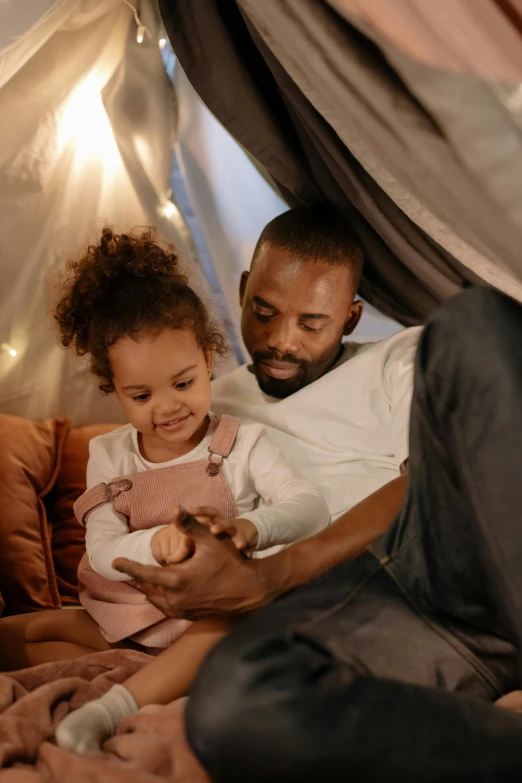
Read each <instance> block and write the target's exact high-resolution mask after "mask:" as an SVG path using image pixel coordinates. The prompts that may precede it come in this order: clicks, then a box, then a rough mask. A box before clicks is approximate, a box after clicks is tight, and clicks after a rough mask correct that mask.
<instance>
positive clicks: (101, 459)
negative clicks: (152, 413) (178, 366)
mask: <svg viewBox="0 0 522 783" xmlns="http://www.w3.org/2000/svg"><path fill="white" fill-rule="evenodd" d="M213 418H215V417H213ZM210 439H211V435H209V434H207V435H205V437H204V438H203V440H202V441H201V442H200V443H199V445H198V446H196V448H194V449H193V450H192V451H191V452H189V453H188V454H185V455H183V456H182V457H178V458H177V459H173V460H170V461H169V462H162V463H155V462H148V461H147V460H146V459H145V458H144V457H143V456H142V455H141V453H140V450H139V445H138V433H137V431H136V430H135V429H134V427H133V426H132V425H130V424H127V425H126V426H124V427H120V428H119V429H117V430H114V431H113V432H110V433H108V434H106V435H100V436H98V437H97V438H93V440H91V442H90V444H89V454H90V457H89V462H88V465H87V489H90V488H91V487H94V486H96V485H97V484H100V483H101V482H104V483H108V482H110V481H112V480H113V479H115V478H117V477H119V476H125V475H129V474H132V473H139V472H142V471H146V470H155V469H158V468H166V467H170V466H173V465H181V464H182V463H185V462H195V461H197V460H202V459H206V458H207V456H208V446H209V443H210ZM222 469H223V470H224V471H225V476H226V478H227V480H228V483H229V485H230V488H231V490H232V493H233V495H234V498H235V500H236V505H237V517H238V518H242V519H249V520H250V521H251V522H253V524H254V525H255V526H256V528H257V531H258V543H257V547H256V550H257V552H260V550H263V555H267V554H272V552H273V551H274V550H273V547H278V548H281V547H280V545H287V544H291V543H293V542H294V541H298V540H300V539H303V538H308V537H309V536H311V535H313V534H314V533H317V532H319V531H320V530H322V529H323V528H324V527H326V526H327V525H328V522H329V514H328V507H327V505H326V502H325V501H324V499H323V497H322V495H321V494H320V493H319V491H318V490H317V489H316V487H314V485H313V484H311V483H310V482H308V481H306V480H305V479H304V478H303V477H302V476H301V474H300V473H299V472H298V471H297V469H296V468H295V467H294V466H293V465H292V464H291V463H290V462H289V461H288V459H287V458H286V457H285V456H284V455H283V453H282V452H281V450H280V449H279V447H278V446H276V445H275V443H273V441H272V440H270V438H269V437H268V436H267V435H266V433H265V431H264V429H263V427H262V426H261V425H260V424H241V425H240V427H239V430H238V434H237V438H236V442H235V444H234V447H233V449H232V451H231V453H230V454H229V456H228V457H227V458H226V459H225V460H224V462H223V468H222ZM188 510H189V511H190V509H188ZM159 527H165V526H164V525H162V526H157V527H153V528H148V529H147V530H138V531H135V532H133V533H130V532H129V529H128V525H127V520H126V518H125V516H124V515H123V514H120V513H118V512H117V511H116V510H115V509H114V506H113V504H112V503H106V504H105V505H103V506H100V507H99V508H97V509H95V510H94V511H93V512H91V514H90V515H89V517H88V521H87V528H86V549H87V555H88V557H89V562H90V565H91V568H93V569H94V571H96V572H97V573H98V574H100V575H101V576H104V577H106V578H107V579H111V580H113V581H125V580H127V579H128V576H127V575H126V574H121V573H120V572H119V571H116V570H115V569H114V568H112V562H113V561H114V560H115V559H116V558H117V557H126V558H128V559H129V560H135V561H136V562H139V563H145V564H150V565H158V563H157V562H156V560H155V558H154V555H153V554H152V550H151V545H150V542H151V538H152V536H153V535H154V533H155V532H156V531H157V530H158V529H159ZM267 550H270V551H267Z"/></svg>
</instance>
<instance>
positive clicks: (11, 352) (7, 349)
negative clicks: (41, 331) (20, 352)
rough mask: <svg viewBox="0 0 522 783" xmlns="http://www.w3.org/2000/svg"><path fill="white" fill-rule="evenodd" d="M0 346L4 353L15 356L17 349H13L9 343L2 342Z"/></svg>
mask: <svg viewBox="0 0 522 783" xmlns="http://www.w3.org/2000/svg"><path fill="white" fill-rule="evenodd" d="M0 348H1V349H2V351H5V352H6V353H8V354H9V356H16V355H17V351H15V349H14V348H13V347H12V345H9V343H2V345H1V346H0Z"/></svg>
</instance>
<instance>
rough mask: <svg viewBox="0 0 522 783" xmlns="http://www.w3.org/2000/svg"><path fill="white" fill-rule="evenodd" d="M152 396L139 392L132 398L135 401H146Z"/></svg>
mask: <svg viewBox="0 0 522 783" xmlns="http://www.w3.org/2000/svg"><path fill="white" fill-rule="evenodd" d="M149 397H150V394H137V395H136V396H135V397H133V398H132V399H133V400H134V402H146V401H147V400H148V399H149Z"/></svg>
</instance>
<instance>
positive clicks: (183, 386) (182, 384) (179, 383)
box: [175, 378, 194, 391]
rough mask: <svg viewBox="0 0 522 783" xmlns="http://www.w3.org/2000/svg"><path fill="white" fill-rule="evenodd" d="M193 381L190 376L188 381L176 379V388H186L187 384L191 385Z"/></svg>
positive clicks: (181, 389) (180, 389)
mask: <svg viewBox="0 0 522 783" xmlns="http://www.w3.org/2000/svg"><path fill="white" fill-rule="evenodd" d="M193 383H194V380H193V379H192V378H190V379H189V380H188V381H178V383H176V384H175V387H176V389H179V391H183V389H188V388H189V386H192V384H193Z"/></svg>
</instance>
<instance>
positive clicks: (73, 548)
mask: <svg viewBox="0 0 522 783" xmlns="http://www.w3.org/2000/svg"><path fill="white" fill-rule="evenodd" d="M119 426H120V425H119V424H112V425H111V424H93V425H90V426H87V427H78V428H76V429H72V430H70V432H69V434H68V436H67V438H66V440H65V443H64V446H63V452H62V463H61V467H60V471H59V473H58V477H57V479H56V483H55V485H54V487H53V490H52V492H51V493H50V494H49V496H48V497H47V499H46V506H47V513H48V518H49V522H50V528H51V536H52V539H51V546H52V556H53V562H54V570H55V572H56V581H57V585H58V591H59V594H60V598H61V600H62V604H63V605H64V606H66V605H71V604H77V603H78V586H77V584H78V583H77V579H76V572H77V570H78V563H79V562H80V559H81V557H82V555H83V553H84V552H85V530H84V528H83V527H82V526H81V525H80V524H79V522H77V521H76V517H75V516H74V512H73V504H74V502H75V500H76V499H77V498H79V497H80V495H81V494H82V492H85V473H86V470H87V460H88V459H89V441H90V440H91V439H92V438H95V437H96V436H97V435H103V434H104V433H106V432H110V431H111V430H114V429H116V427H119Z"/></svg>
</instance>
